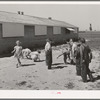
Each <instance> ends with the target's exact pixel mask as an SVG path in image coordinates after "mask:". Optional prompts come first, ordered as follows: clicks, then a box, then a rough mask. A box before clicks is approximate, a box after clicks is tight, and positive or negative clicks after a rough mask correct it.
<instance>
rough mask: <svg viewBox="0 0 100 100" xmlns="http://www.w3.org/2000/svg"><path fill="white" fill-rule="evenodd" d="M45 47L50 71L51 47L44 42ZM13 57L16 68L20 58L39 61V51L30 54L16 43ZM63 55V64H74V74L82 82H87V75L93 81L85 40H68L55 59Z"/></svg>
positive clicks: (19, 43) (89, 50)
mask: <svg viewBox="0 0 100 100" xmlns="http://www.w3.org/2000/svg"><path fill="white" fill-rule="evenodd" d="M46 42H47V43H46V45H45V56H46V65H47V66H48V69H51V66H52V47H51V41H50V40H49V39H47V40H46ZM12 53H14V57H16V58H17V61H18V63H17V64H16V66H17V68H18V67H19V66H21V61H20V58H27V59H32V60H33V61H34V62H36V61H40V53H41V51H40V50H37V51H35V52H32V51H31V50H30V49H28V48H26V49H22V46H21V42H20V41H19V40H18V41H16V46H15V47H14V50H13V51H12ZM62 55H63V60H64V63H65V64H67V63H71V64H76V74H77V75H80V76H81V77H82V79H83V82H87V75H88V76H89V77H90V80H91V81H93V77H92V74H91V71H90V69H89V63H90V62H91V59H92V53H91V49H90V48H89V46H88V45H87V44H86V42H85V39H84V38H82V39H79V41H78V42H73V40H72V39H70V41H69V42H67V43H66V46H64V47H63V48H62V53H61V54H60V55H59V56H58V57H57V59H58V58H59V57H60V56H62ZM68 60H69V62H67V61H68Z"/></svg>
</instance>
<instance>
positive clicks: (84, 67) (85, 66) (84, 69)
mask: <svg viewBox="0 0 100 100" xmlns="http://www.w3.org/2000/svg"><path fill="white" fill-rule="evenodd" d="M87 75H88V76H89V78H90V81H93V76H92V73H91V71H90V69H89V63H83V64H82V66H81V77H82V80H83V82H87Z"/></svg>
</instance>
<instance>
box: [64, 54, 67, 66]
mask: <svg viewBox="0 0 100 100" xmlns="http://www.w3.org/2000/svg"><path fill="white" fill-rule="evenodd" d="M63 57H64V58H63V60H64V63H65V64H67V61H66V60H67V55H66V53H64V54H63Z"/></svg>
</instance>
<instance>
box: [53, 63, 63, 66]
mask: <svg viewBox="0 0 100 100" xmlns="http://www.w3.org/2000/svg"><path fill="white" fill-rule="evenodd" d="M62 64H64V63H54V64H52V66H55V65H62Z"/></svg>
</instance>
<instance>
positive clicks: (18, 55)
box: [11, 40, 23, 68]
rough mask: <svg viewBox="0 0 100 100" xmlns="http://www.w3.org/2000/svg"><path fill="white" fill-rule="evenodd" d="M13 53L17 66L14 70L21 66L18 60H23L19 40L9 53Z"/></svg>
mask: <svg viewBox="0 0 100 100" xmlns="http://www.w3.org/2000/svg"><path fill="white" fill-rule="evenodd" d="M11 53H14V57H15V58H16V59H17V62H18V63H17V64H16V68H18V67H20V66H21V61H20V58H21V57H22V58H23V54H22V46H21V42H20V41H19V40H17V41H16V46H15V47H14V50H13V51H12V52H11Z"/></svg>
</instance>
